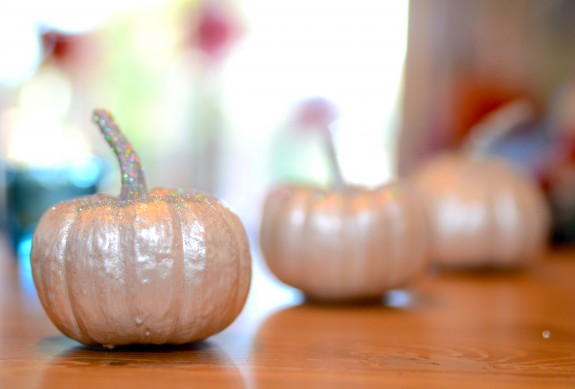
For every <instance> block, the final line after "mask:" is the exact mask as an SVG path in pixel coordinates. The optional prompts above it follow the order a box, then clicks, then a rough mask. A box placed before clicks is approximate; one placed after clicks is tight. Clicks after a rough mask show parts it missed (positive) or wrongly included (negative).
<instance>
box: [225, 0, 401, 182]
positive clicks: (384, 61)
mask: <svg viewBox="0 0 575 389" xmlns="http://www.w3.org/2000/svg"><path fill="white" fill-rule="evenodd" d="M242 5H243V8H244V14H245V15H246V19H247V25H248V28H249V30H248V33H247V34H246V35H247V36H246V38H245V39H244V40H243V41H242V43H241V44H240V47H238V48H237V49H236V50H235V51H234V53H233V54H232V55H231V57H230V58H229V61H228V62H227V66H226V68H225V71H224V78H225V83H224V85H226V98H227V103H228V104H227V105H228V109H229V110H230V113H231V116H232V118H231V119H232V120H231V123H233V126H234V133H235V134H236V135H237V136H239V137H242V138H246V137H247V138H248V139H250V143H251V147H250V152H251V153H253V152H254V150H255V149H256V148H257V147H261V152H262V155H265V148H266V146H268V147H269V139H270V137H272V135H273V133H274V132H277V131H279V130H280V129H281V127H282V125H285V120H286V117H287V116H288V115H289V113H290V109H292V108H293V107H294V105H296V104H297V103H298V102H300V101H302V100H303V99H305V98H308V97H312V96H322V97H325V98H328V99H329V100H331V101H333V102H334V103H335V104H336V105H337V106H338V108H339V110H340V113H341V120H340V121H339V123H338V132H337V148H338V152H339V156H340V160H341V165H342V170H343V173H344V175H345V177H346V179H347V180H348V181H350V182H353V183H362V184H366V185H376V184H380V183H382V182H385V181H386V180H388V179H390V178H391V177H392V176H393V173H394V160H395V144H394V142H395V138H396V129H397V127H398V123H397V117H398V115H397V112H398V109H399V106H398V96H399V94H400V89H401V88H400V87H401V80H402V72H403V64H404V59H405V52H406V46H407V23H408V22H407V21H408V0H401V1H381V0H357V1H343V0H283V1H279V0H278V1H265V0H245V1H243V2H242ZM282 120H284V123H282ZM252 140H253V143H252Z"/></svg>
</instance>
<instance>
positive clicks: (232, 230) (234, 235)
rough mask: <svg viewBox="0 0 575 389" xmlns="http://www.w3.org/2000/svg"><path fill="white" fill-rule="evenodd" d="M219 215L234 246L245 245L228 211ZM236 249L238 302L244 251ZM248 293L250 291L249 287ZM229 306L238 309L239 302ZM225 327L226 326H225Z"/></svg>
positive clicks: (235, 295)
mask: <svg viewBox="0 0 575 389" xmlns="http://www.w3.org/2000/svg"><path fill="white" fill-rule="evenodd" d="M218 205H220V206H221V204H219V203H218ZM218 216H219V217H220V218H221V219H222V220H223V222H224V224H225V225H226V227H227V228H228V230H229V231H230V235H231V237H232V239H233V240H234V245H233V247H243V242H241V241H240V240H239V239H238V234H237V233H236V229H235V228H234V226H232V225H231V224H230V223H229V221H228V219H227V217H226V213H225V212H222V210H219V212H218ZM234 251H235V258H234V262H235V263H236V274H237V275H238V277H237V278H236V282H235V283H234V284H235V290H234V293H233V295H234V297H235V300H236V302H238V300H239V298H240V293H239V290H240V284H239V280H240V279H241V277H240V274H241V272H242V271H241V270H242V264H241V258H240V257H241V254H242V253H241V252H240V250H234ZM248 293H249V289H248ZM229 306H231V307H233V308H236V309H237V308H238V304H237V303H236V304H234V305H233V306H232V305H231V304H230V305H229ZM242 307H243V304H242V305H241V306H240V307H239V308H240V310H241V308H242ZM232 316H233V317H235V316H237V313H236V312H232ZM224 328H225V327H224Z"/></svg>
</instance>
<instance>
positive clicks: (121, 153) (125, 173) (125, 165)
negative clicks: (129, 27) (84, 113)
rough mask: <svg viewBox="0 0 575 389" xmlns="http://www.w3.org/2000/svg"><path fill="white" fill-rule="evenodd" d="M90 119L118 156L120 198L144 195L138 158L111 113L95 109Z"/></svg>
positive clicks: (144, 181)
mask: <svg viewBox="0 0 575 389" xmlns="http://www.w3.org/2000/svg"><path fill="white" fill-rule="evenodd" d="M92 120H93V121H94V123H96V124H97V125H98V127H100V131H101V132H102V134H103V135H104V138H105V139H106V142H108V144H109V145H110V146H111V147H112V150H113V151H114V153H115V154H116V157H117V158H118V162H119V164H120V170H121V175H122V192H121V193H120V200H133V199H136V198H138V197H141V196H145V195H146V194H147V192H148V190H147V187H146V177H145V175H144V169H143V168H142V165H141V163H140V159H139V158H138V155H137V154H136V152H135V151H134V149H133V148H132V145H131V144H130V142H128V140H127V139H126V137H125V136H124V134H123V133H122V131H120V129H119V128H118V126H117V125H116V122H115V121H114V118H113V117H112V115H110V113H109V112H108V111H106V110H103V109H96V110H94V114H93V117H92Z"/></svg>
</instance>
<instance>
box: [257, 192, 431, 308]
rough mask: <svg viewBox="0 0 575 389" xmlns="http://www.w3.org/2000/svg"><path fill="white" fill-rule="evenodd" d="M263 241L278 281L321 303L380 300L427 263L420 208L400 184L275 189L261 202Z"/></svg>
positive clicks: (423, 223)
mask: <svg viewBox="0 0 575 389" xmlns="http://www.w3.org/2000/svg"><path fill="white" fill-rule="evenodd" d="M260 244H261V249H262V253H263V257H264V258H265V261H266V263H267V265H268V266H269V268H270V270H271V272H272V273H273V274H274V275H275V276H276V277H277V278H278V279H279V280H281V281H283V282H285V283H286V284H288V285H291V286H293V287H295V288H298V289H300V290H301V291H302V292H304V294H306V296H308V297H310V298H311V299H313V300H318V301H346V300H362V299H372V298H377V297H379V296H381V295H382V294H383V293H384V292H385V291H387V290H390V289H394V288H398V287H402V286H406V285H407V284H408V283H409V282H410V281H412V280H413V279H414V278H416V277H417V276H419V275H420V274H421V273H422V272H423V271H424V270H425V269H426V264H427V225H426V219H425V213H424V211H423V209H422V207H421V206H420V204H419V201H418V200H417V198H416V197H415V196H414V193H413V192H412V191H411V190H410V189H409V188H408V187H406V186H405V185H402V184H392V185H387V186H383V187H380V188H377V189H374V190H370V189H364V188H357V187H350V186H342V187H339V188H335V189H331V190H324V189H320V188H314V187H309V186H303V185H300V186H297V185H283V186H278V187H276V188H274V189H272V190H271V191H270V192H269V193H268V195H267V198H266V201H265V204H264V208H263V212H262V222H261V231H260Z"/></svg>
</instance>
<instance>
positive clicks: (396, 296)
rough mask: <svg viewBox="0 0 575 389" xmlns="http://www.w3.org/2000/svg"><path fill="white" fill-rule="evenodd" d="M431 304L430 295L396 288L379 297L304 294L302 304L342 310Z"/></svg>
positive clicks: (397, 308)
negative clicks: (332, 297) (319, 297)
mask: <svg viewBox="0 0 575 389" xmlns="http://www.w3.org/2000/svg"><path fill="white" fill-rule="evenodd" d="M430 304H433V300H432V299H431V298H430V297H429V296H424V295H421V294H418V293H417V292H416V291H414V290H411V289H394V290H389V291H387V292H385V293H384V294H383V295H381V296H378V297H371V298H364V299H350V300H338V301H323V300H316V299H313V298H310V297H309V296H305V295H304V297H303V302H302V305H306V306H310V307H316V308H324V309H341V310H361V309H369V308H378V309H387V310H402V309H413V308H418V307H423V306H428V305H430Z"/></svg>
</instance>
